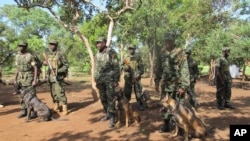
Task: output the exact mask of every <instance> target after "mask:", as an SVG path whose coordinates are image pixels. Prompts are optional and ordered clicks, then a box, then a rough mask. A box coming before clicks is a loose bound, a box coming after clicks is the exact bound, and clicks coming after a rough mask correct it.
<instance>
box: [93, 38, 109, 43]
mask: <svg viewBox="0 0 250 141" xmlns="http://www.w3.org/2000/svg"><path fill="white" fill-rule="evenodd" d="M106 41H107V40H106V39H105V38H104V37H99V38H97V40H95V42H96V43H97V42H106Z"/></svg>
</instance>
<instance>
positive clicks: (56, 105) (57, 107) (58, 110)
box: [53, 103, 60, 112]
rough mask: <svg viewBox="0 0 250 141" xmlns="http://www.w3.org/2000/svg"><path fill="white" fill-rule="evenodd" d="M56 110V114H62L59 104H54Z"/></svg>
mask: <svg viewBox="0 0 250 141" xmlns="http://www.w3.org/2000/svg"><path fill="white" fill-rule="evenodd" d="M54 104H55V105H54V108H53V110H54V111H56V112H60V109H59V103H54Z"/></svg>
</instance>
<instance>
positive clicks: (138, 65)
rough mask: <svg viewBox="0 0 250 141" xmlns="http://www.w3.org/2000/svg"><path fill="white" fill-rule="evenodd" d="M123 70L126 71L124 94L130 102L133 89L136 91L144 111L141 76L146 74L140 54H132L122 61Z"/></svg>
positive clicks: (132, 47) (131, 47)
mask: <svg viewBox="0 0 250 141" xmlns="http://www.w3.org/2000/svg"><path fill="white" fill-rule="evenodd" d="M129 49H130V50H135V47H134V46H129ZM122 69H123V70H124V80H125V86H124V93H125V96H126V98H127V99H128V100H129V101H130V99H131V93H132V88H133V89H134V92H135V96H136V100H137V101H138V102H139V104H140V106H141V107H140V109H141V110H143V107H142V106H143V103H142V101H143V97H142V96H143V95H142V86H141V75H142V74H143V73H144V66H143V62H142V59H141V56H140V55H139V54H136V53H135V54H130V55H129V56H127V57H125V58H124V60H123V61H122Z"/></svg>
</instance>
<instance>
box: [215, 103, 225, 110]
mask: <svg viewBox="0 0 250 141" xmlns="http://www.w3.org/2000/svg"><path fill="white" fill-rule="evenodd" d="M222 103H223V102H218V106H217V108H218V109H219V110H225V107H224V104H222Z"/></svg>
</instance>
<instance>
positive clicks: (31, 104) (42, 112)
mask: <svg viewBox="0 0 250 141" xmlns="http://www.w3.org/2000/svg"><path fill="white" fill-rule="evenodd" d="M31 88H32V87H28V88H26V89H21V88H17V90H16V88H15V91H16V93H15V94H20V97H21V98H22V99H23V101H24V103H25V105H26V107H27V118H26V122H28V121H29V120H30V114H31V111H33V112H34V113H35V114H36V115H37V116H38V117H41V118H43V120H44V121H49V120H51V118H52V113H51V111H50V109H49V107H48V106H47V105H45V104H44V103H43V102H41V101H40V100H39V99H38V98H37V97H36V96H35V95H32V93H31V90H32V89H31Z"/></svg>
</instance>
